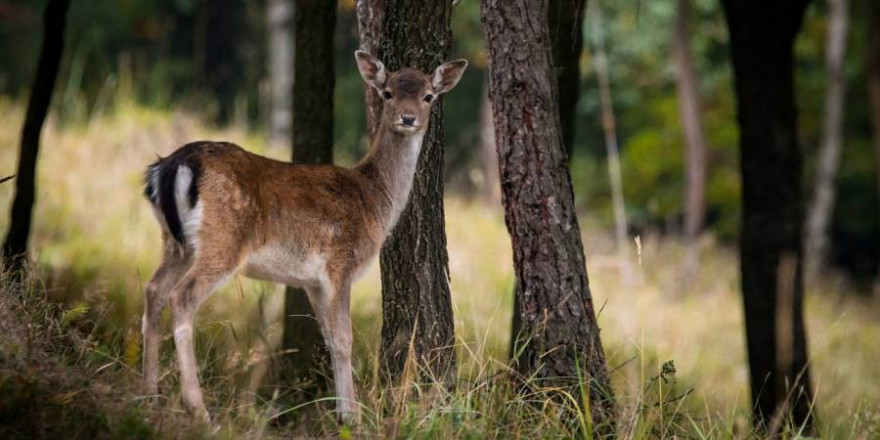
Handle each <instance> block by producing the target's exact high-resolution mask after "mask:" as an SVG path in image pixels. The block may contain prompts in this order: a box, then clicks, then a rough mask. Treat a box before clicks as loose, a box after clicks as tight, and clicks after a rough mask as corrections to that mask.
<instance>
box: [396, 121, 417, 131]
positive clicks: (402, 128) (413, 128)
mask: <svg viewBox="0 0 880 440" xmlns="http://www.w3.org/2000/svg"><path fill="white" fill-rule="evenodd" d="M394 125H395V128H396V129H397V131H399V132H401V133H415V132H417V131H419V130H420V129H421V128H422V126H421V125H416V124H413V125H406V124H403V123H399V122H398V123H397V124H394Z"/></svg>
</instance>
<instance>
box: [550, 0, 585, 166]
mask: <svg viewBox="0 0 880 440" xmlns="http://www.w3.org/2000/svg"><path fill="white" fill-rule="evenodd" d="M549 2H550V4H549V6H548V9H547V25H548V26H549V28H550V45H551V47H552V48H553V66H554V67H555V69H556V78H557V86H558V89H559V93H558V95H557V96H558V97H559V122H560V125H561V126H562V144H563V145H564V146H565V152H566V160H569V159H571V155H572V151H573V149H574V136H575V129H576V128H577V124H575V119H577V101H578V97H579V96H580V85H581V63H580V61H581V50H582V49H583V47H584V26H583V24H584V7H585V5H586V4H587V1H586V0H549Z"/></svg>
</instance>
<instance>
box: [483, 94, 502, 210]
mask: <svg viewBox="0 0 880 440" xmlns="http://www.w3.org/2000/svg"><path fill="white" fill-rule="evenodd" d="M480 168H481V169H482V172H483V188H482V190H483V199H485V201H486V203H488V204H490V205H492V206H498V204H499V203H501V186H500V184H499V183H498V156H496V153H495V128H494V126H493V122H492V101H491V100H489V84H486V86H485V87H483V98H482V99H481V103H480Z"/></svg>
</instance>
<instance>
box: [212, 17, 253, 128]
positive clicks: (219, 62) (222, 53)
mask: <svg viewBox="0 0 880 440" xmlns="http://www.w3.org/2000/svg"><path fill="white" fill-rule="evenodd" d="M202 8H203V9H204V14H205V20H206V21H205V26H204V29H205V39H204V67H203V69H204V74H205V81H206V82H207V87H208V90H209V91H210V93H211V95H212V97H213V98H214V99H215V100H216V103H217V106H218V107H217V115H216V116H217V122H218V123H219V124H226V123H228V122H229V121H230V120H231V119H232V116H233V113H234V111H235V96H236V94H237V93H238V91H239V90H240V89H241V84H242V82H243V79H244V62H243V60H242V54H241V52H240V50H239V46H238V44H239V41H240V39H241V35H242V33H243V31H244V15H245V14H244V4H243V3H242V0H211V1H210V2H207V1H206V2H204V3H203V5H202Z"/></svg>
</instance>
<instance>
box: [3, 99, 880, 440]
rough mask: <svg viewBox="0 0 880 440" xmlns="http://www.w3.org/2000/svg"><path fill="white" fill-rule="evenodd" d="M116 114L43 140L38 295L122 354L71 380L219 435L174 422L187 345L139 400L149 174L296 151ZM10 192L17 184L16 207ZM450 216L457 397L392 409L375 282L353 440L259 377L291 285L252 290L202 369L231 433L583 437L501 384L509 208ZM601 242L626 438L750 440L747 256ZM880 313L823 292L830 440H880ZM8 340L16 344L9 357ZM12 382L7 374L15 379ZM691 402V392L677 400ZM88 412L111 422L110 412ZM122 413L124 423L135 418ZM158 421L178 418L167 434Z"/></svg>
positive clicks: (662, 244) (216, 304) (231, 303)
mask: <svg viewBox="0 0 880 440" xmlns="http://www.w3.org/2000/svg"><path fill="white" fill-rule="evenodd" d="M117 107H118V108H117V109H116V111H112V112H108V113H107V115H106V116H103V117H101V118H99V119H96V120H92V121H90V122H89V123H88V124H72V125H70V126H66V127H60V126H59V124H58V122H57V121H55V120H54V119H50V121H49V124H48V126H47V128H46V129H45V131H44V137H43V150H42V152H41V157H40V165H39V167H40V168H39V169H40V173H39V187H38V193H39V201H38V204H37V208H36V212H35V230H34V234H33V248H34V249H35V250H36V258H35V261H36V265H37V267H38V273H39V278H40V280H41V283H43V284H44V285H45V289H42V288H41V289H38V290H39V291H40V292H43V291H45V295H46V296H47V297H50V298H52V299H53V300H55V301H56V302H60V303H61V304H63V305H64V307H65V310H67V312H62V313H61V314H62V315H63V314H65V313H70V310H79V311H80V312H75V314H76V313H78V314H80V315H81V317H75V318H76V319H81V320H83V322H84V323H89V324H88V325H85V324H83V325H77V326H75V328H81V329H84V330H87V331H88V333H89V335H91V336H90V337H89V338H87V341H88V342H87V343H85V348H84V350H85V353H86V354H85V355H82V357H83V358H93V357H94V358H97V359H104V363H102V364H99V367H100V366H103V368H101V369H100V370H98V368H97V367H95V363H94V362H92V361H88V362H87V361H85V360H82V359H77V360H75V361H73V362H67V363H66V364H64V363H63V364H60V366H57V368H59V369H58V370H57V371H59V374H63V373H64V371H65V370H63V368H71V370H70V371H67V373H68V374H80V373H74V371H77V372H81V371H87V372H88V375H87V376H86V377H88V378H89V379H88V381H87V382H86V383H79V385H78V386H80V387H82V388H81V389H85V388H88V387H93V386H96V385H94V384H100V383H105V384H111V385H112V387H114V388H118V389H119V390H120V391H119V394H118V395H119V396H121V397H118V399H121V401H123V402H127V403H118V404H116V405H115V406H114V407H115V408H117V410H112V411H111V410H106V411H108V412H107V413H108V414H114V412H113V411H116V412H117V413H118V412H119V410H118V408H134V410H132V411H137V412H136V414H138V417H140V419H143V420H145V421H147V427H148V428H149V429H147V430H145V431H144V432H145V434H144V435H145V436H158V437H178V438H179V437H185V436H189V435H201V434H199V433H198V431H187V430H178V429H176V428H175V426H176V425H175V423H176V422H174V421H175V420H177V418H175V417H176V415H179V414H180V403H179V399H178V398H177V395H176V378H175V374H174V368H173V363H172V360H171V359H170V354H171V353H170V346H171V345H170V344H171V342H170V341H166V345H165V346H164V354H165V355H166V356H167V358H165V359H164V360H163V362H164V364H163V365H164V368H165V373H166V374H165V376H163V379H162V381H163V391H164V394H165V395H166V396H169V397H168V398H167V399H162V400H160V402H159V403H158V404H151V403H146V402H143V401H142V400H137V399H136V398H135V397H133V396H134V395H135V394H136V393H131V392H129V389H131V388H132V387H133V384H134V383H135V382H136V380H137V372H136V370H137V365H138V362H139V359H138V357H139V353H140V351H139V350H140V346H139V337H140V336H139V328H140V322H139V320H140V315H141V306H142V290H143V286H144V285H145V283H146V281H147V280H148V279H149V276H150V275H151V271H152V270H153V269H154V268H155V266H156V265H157V263H158V255H159V244H160V243H159V238H158V228H157V225H156V223H155V220H154V219H153V218H152V214H151V213H150V212H149V210H148V209H147V205H146V203H145V202H144V201H143V200H142V198H141V173H142V170H143V168H144V167H145V165H146V164H148V163H149V162H151V161H152V160H153V159H154V158H155V155H156V154H162V155H164V154H167V153H169V152H170V151H172V150H173V149H174V148H175V147H176V146H178V145H180V144H182V143H184V142H186V141H190V140H196V139H201V138H211V139H223V140H229V141H233V142H236V143H240V144H241V145H243V146H245V147H247V148H249V149H251V150H255V151H258V152H262V153H268V154H270V155H274V156H276V157H279V158H283V157H285V156H286V152H285V151H268V152H267V151H266V148H265V142H264V139H263V138H261V137H259V136H255V135H253V134H251V133H248V132H247V131H245V130H241V129H235V128H231V129H228V130H222V131H221V130H214V129H209V128H207V127H205V126H204V125H202V124H200V123H199V122H198V120H197V119H195V118H193V117H191V116H188V115H185V114H177V113H168V112H161V111H156V110H150V109H145V108H141V107H137V106H133V105H126V104H124V103H122V104H119V105H118V106H117ZM0 113H3V114H4V115H8V117H7V118H6V119H5V121H4V122H5V124H4V126H3V128H0V163H2V164H9V165H3V166H2V167H0V175H7V174H11V173H12V171H13V170H12V167H13V164H14V163H15V157H16V154H17V152H16V145H17V137H18V131H17V129H16V127H19V126H20V121H21V110H20V107H19V106H17V105H14V104H12V103H10V102H7V101H0ZM11 187H12V186H11V185H9V184H8V183H7V184H5V185H2V186H0V207H4V210H5V209H6V208H5V207H7V206H8V205H9V202H10V200H11V195H12V194H11V193H12V191H11ZM4 212H5V211H4ZM446 212H447V218H446V221H447V234H448V241H449V256H450V272H451V277H452V283H451V286H452V294H453V303H454V310H455V319H456V333H457V335H458V340H457V343H458V353H459V359H460V362H459V364H460V368H459V372H460V381H459V383H458V386H457V387H456V389H455V391H453V392H446V391H444V390H437V389H432V388H431V387H425V388H419V396H420V397H417V398H414V399H413V400H411V401H410V403H408V404H406V405H405V406H402V407H401V406H396V407H395V406H391V405H390V404H389V400H388V399H389V397H388V396H389V393H388V392H387V391H388V390H385V389H383V388H382V387H380V386H378V385H377V380H376V376H377V375H376V365H377V359H376V357H377V341H378V335H379V331H380V325H381V324H380V316H381V313H380V301H379V277H378V267H374V268H373V269H372V270H371V271H370V272H369V274H368V275H367V276H366V277H365V278H364V279H363V280H361V281H360V282H359V283H357V284H356V286H355V288H354V295H353V296H354V298H353V306H352V309H353V313H354V325H355V345H356V346H355V355H354V358H355V363H356V367H355V369H356V372H357V376H358V377H357V379H356V382H357V383H358V384H359V388H360V395H361V398H362V403H363V405H364V408H363V409H364V410H363V413H364V421H363V423H362V424H361V426H359V427H358V428H356V429H354V430H353V431H352V430H350V429H349V428H339V427H338V426H336V425H335V423H334V422H333V420H332V416H330V415H328V414H327V411H326V410H327V409H328V408H330V407H332V402H327V401H320V402H312V403H305V404H302V405H301V406H297V405H298V403H297V402H299V403H302V402H301V401H300V400H297V396H296V393H295V392H294V391H293V390H290V389H283V388H279V389H274V391H273V390H272V389H270V390H268V391H267V389H266V387H257V386H256V385H257V384H259V383H260V379H271V377H272V368H274V366H275V363H274V361H273V359H275V358H276V356H274V353H275V350H276V348H277V343H278V340H279V336H280V330H281V329H280V325H279V318H280V311H279V310H280V302H281V300H282V295H281V294H280V289H279V288H277V287H276V286H273V285H270V284H266V283H258V282H253V281H249V280H246V279H244V278H240V277H237V278H235V279H234V281H233V282H231V283H230V284H229V285H228V286H226V287H224V288H222V289H221V290H220V291H218V292H217V293H216V294H215V295H214V296H213V297H212V298H211V299H210V300H209V301H208V302H207V303H206V304H205V306H204V307H203V308H202V310H201V312H200V314H199V318H198V326H199V331H198V336H199V341H198V347H199V351H200V355H199V357H200V361H201V366H202V375H203V378H204V382H205V385H206V388H207V391H208V400H209V402H210V403H209V404H210V405H211V406H212V413H213V414H214V415H215V417H216V419H217V422H218V424H219V425H220V430H219V432H217V433H216V434H214V435H215V436H218V437H221V438H242V437H248V438H259V437H286V436H290V435H314V436H340V437H342V438H347V437H351V436H356V437H369V438H381V437H387V436H390V435H393V434H396V435H398V436H401V437H412V438H435V437H456V438H486V437H490V438H495V437H516V438H532V437H540V438H555V437H567V436H569V435H571V434H572V433H573V431H572V430H577V429H579V428H578V427H571V426H565V425H564V424H562V422H560V419H561V418H560V417H558V416H559V414H560V413H562V412H564V411H566V410H567V409H566V408H561V407H558V406H555V405H553V404H551V403H549V400H548V399H547V396H546V394H541V393H539V394H537V395H535V396H533V398H534V399H533V400H539V401H542V402H543V403H544V406H540V405H539V406H536V405H533V404H529V403H526V402H525V400H526V399H523V398H522V397H520V396H518V395H517V394H516V393H514V392H513V391H512V390H511V389H510V387H509V385H508V384H507V383H506V381H505V380H504V379H503V376H504V375H503V374H501V375H499V374H497V373H498V372H503V371H504V368H505V358H506V352H507V345H508V339H509V334H510V329H509V322H510V317H511V309H512V298H511V290H512V285H513V272H512V267H511V266H512V264H511V262H512V259H511V254H510V241H509V238H508V235H507V233H506V230H505V228H504V222H503V217H502V215H501V212H500V209H498V208H497V207H490V208H486V207H485V206H483V204H482V203H479V202H472V201H467V200H465V199H463V198H460V197H455V196H450V197H449V198H448V199H447V209H446ZM7 222H8V219H7V218H6V217H5V215H4V216H3V217H2V218H0V230H5V229H6V226H7ZM582 230H583V231H584V232H585V234H584V235H585V237H584V240H585V247H586V252H587V262H588V269H589V274H590V281H591V287H592V290H593V294H594V300H595V303H596V305H597V307H601V314H600V318H599V319H600V326H601V327H602V329H603V333H602V337H603V341H604V343H605V348H606V352H607V354H608V358H609V364H610V367H611V368H612V369H614V373H613V378H614V382H615V390H616V393H617V397H618V400H619V406H620V413H621V417H622V422H621V423H622V426H623V428H624V435H623V436H622V437H624V438H655V437H668V438H672V437H695V438H749V436H750V435H751V434H750V433H749V431H748V429H747V419H746V415H747V414H748V405H749V396H748V392H747V369H746V363H745V350H744V343H743V330H742V313H741V305H740V299H739V294H738V289H739V286H738V272H737V261H736V258H735V253H734V252H733V251H732V250H731V249H727V248H725V247H722V246H718V245H716V244H714V243H712V242H711V239H709V238H707V239H706V240H705V242H704V243H703V258H702V259H701V261H702V266H701V271H700V273H699V275H698V276H697V278H696V279H694V280H693V281H692V282H690V283H688V284H687V285H681V282H680V281H679V280H680V277H679V265H680V262H681V260H682V257H683V250H682V249H681V248H680V247H679V245H678V244H677V243H675V242H674V241H670V240H663V239H660V238H657V237H641V242H642V246H641V254H640V255H636V250H635V246H634V245H632V244H631V247H632V250H631V254H632V264H633V265H634V267H635V268H636V270H635V272H636V276H635V277H633V278H634V279H633V280H631V281H629V282H626V281H625V280H623V279H622V277H621V275H620V273H619V270H618V268H617V265H616V261H615V260H614V259H613V258H611V257H609V256H610V255H612V252H611V246H610V242H609V240H610V239H609V237H608V235H607V234H605V233H604V232H603V231H600V230H599V229H598V228H597V227H595V225H592V224H591V222H590V221H589V218H588V217H585V220H584V221H583V227H582ZM639 262H640V263H641V264H640V265H639ZM878 305H880V304H878V302H877V301H876V300H872V299H864V298H859V297H857V296H856V295H853V294H850V292H848V288H847V287H846V284H845V283H843V282H839V281H834V280H825V281H823V282H822V283H821V285H820V286H817V287H815V288H813V289H811V290H810V292H809V294H808V297H807V304H806V313H807V324H808V332H809V333H808V337H809V341H810V352H811V358H812V362H813V363H812V366H813V377H814V382H815V386H816V389H817V390H818V396H819V397H818V399H817V413H818V416H819V420H820V422H821V430H822V433H823V436H824V437H826V438H839V439H849V438H866V439H867V438H880V397H878V394H877V392H876V390H878V389H880V368H878V367H877V366H878V365H880V350H878V345H877V344H878V342H877V341H880V321H878V319H877V317H878V314H880V312H878V310H880V308H878ZM35 319H36V318H35ZM59 319H60V318H59ZM34 322H39V320H38V319H37V320H36V321H34ZM58 322H60V321H58ZM9 334H14V333H9ZM7 339H8V338H7ZM13 339H21V336H19V337H16V338H13ZM9 343H10V342H8V341H7V342H3V347H0V352H2V351H3V349H5V347H8V344H9ZM50 345H51V344H50ZM48 353H50V355H49V356H50V358H52V359H56V358H58V357H59V355H58V353H55V352H52V351H51V350H49V351H48ZM95 353H98V354H95ZM60 357H61V358H64V355H60ZM86 360H87V359H86ZM669 360H674V365H675V368H676V372H675V375H674V378H673V376H672V375H671V374H669V369H668V367H667V369H666V371H667V374H666V375H664V376H663V377H662V378H658V375H659V374H660V372H661V371H663V365H664V364H665V363H666V361H669ZM53 368H55V367H53ZM77 369H78V370H77ZM7 379H8V378H6V377H0V384H2V383H6V382H4V380H7ZM673 379H674V381H673ZM689 390H693V391H692V393H690V394H689V395H687V396H686V397H684V398H681V399H674V398H675V397H677V396H680V395H682V394H684V393H686V392H688V391H689ZM255 391H256V392H255ZM99 400H100V399H99ZM664 401H665V402H666V403H662V402H664ZM655 404H656V405H655ZM89 408H91V411H97V412H101V411H105V409H103V408H102V407H101V405H100V402H99V401H98V402H97V403H96V404H95V405H94V406H91V407H89ZM125 411H128V410H122V414H123V415H124V414H126V412H125ZM163 414H164V415H168V417H167V418H164V419H163V417H165V416H164V415H163ZM157 418H158V419H157ZM105 419H106V420H107V421H108V424H110V425H114V424H115V425H114V426H118V424H119V423H121V422H119V420H126V418H125V417H122V418H120V417H117V416H107V417H105ZM140 419H139V420H140ZM159 419H161V420H167V423H165V424H164V425H163V424H161V423H159V424H157V423H156V422H155V421H156V420H159ZM181 423H182V422H181ZM112 429H116V428H115V427H112ZM109 432H114V431H109Z"/></svg>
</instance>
